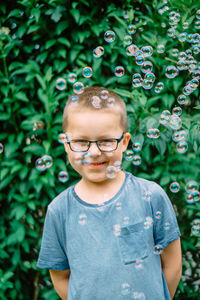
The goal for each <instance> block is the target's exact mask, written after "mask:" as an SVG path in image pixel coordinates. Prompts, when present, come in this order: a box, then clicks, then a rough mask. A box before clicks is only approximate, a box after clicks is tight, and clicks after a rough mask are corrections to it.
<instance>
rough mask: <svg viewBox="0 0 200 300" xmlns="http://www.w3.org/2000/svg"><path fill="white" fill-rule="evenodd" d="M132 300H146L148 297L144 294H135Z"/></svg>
mask: <svg viewBox="0 0 200 300" xmlns="http://www.w3.org/2000/svg"><path fill="white" fill-rule="evenodd" d="M132 299H134V300H146V296H145V294H144V293H143V292H133V294H132Z"/></svg>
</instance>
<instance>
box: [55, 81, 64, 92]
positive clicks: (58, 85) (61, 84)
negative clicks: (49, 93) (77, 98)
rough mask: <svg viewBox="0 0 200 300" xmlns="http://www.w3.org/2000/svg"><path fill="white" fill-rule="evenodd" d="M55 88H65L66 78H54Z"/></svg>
mask: <svg viewBox="0 0 200 300" xmlns="http://www.w3.org/2000/svg"><path fill="white" fill-rule="evenodd" d="M56 88H57V89H58V90H60V91H63V90H65V89H66V80H65V79H64V78H58V79H57V80H56Z"/></svg>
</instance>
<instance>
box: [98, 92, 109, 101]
mask: <svg viewBox="0 0 200 300" xmlns="http://www.w3.org/2000/svg"><path fill="white" fill-rule="evenodd" d="M108 96H109V92H108V91H107V90H102V91H101V94H100V98H101V99H102V100H107V99H108Z"/></svg>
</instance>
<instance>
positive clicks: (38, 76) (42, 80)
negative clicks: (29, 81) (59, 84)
mask: <svg viewBox="0 0 200 300" xmlns="http://www.w3.org/2000/svg"><path fill="white" fill-rule="evenodd" d="M35 76H36V78H37V81H38V82H39V84H40V85H41V87H42V88H43V90H46V82H45V80H44V79H43V78H42V77H41V76H40V75H39V74H36V75H35Z"/></svg>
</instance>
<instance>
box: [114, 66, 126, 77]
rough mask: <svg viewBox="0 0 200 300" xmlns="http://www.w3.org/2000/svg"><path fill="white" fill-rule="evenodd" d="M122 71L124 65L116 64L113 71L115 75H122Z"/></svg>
mask: <svg viewBox="0 0 200 300" xmlns="http://www.w3.org/2000/svg"><path fill="white" fill-rule="evenodd" d="M124 72H125V71H124V67H122V66H117V67H116V68H115V71H114V73H115V76H116V77H122V76H123V75H124Z"/></svg>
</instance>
